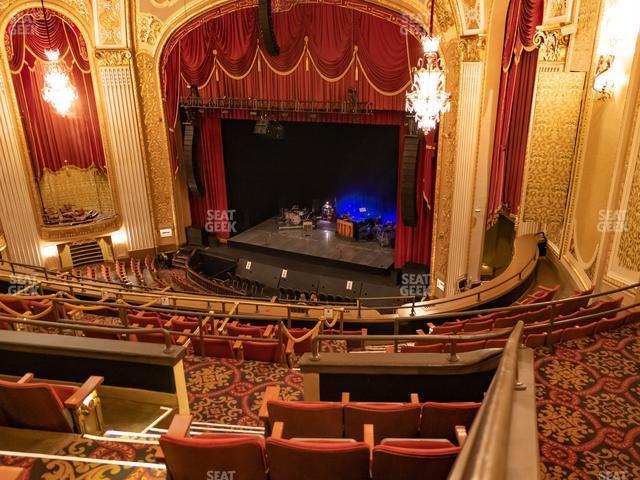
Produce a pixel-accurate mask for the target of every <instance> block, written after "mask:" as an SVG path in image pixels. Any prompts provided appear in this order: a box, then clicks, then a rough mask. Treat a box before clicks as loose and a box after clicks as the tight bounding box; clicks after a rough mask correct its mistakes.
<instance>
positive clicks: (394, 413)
mask: <svg viewBox="0 0 640 480" xmlns="http://www.w3.org/2000/svg"><path fill="white" fill-rule="evenodd" d="M368 423H370V424H372V425H373V429H374V434H375V438H374V440H375V443H376V444H378V443H380V442H381V441H382V440H383V439H384V438H412V437H417V436H418V432H419V425H420V405H417V404H412V403H407V404H384V403H382V404H372V403H349V404H346V405H345V406H344V436H345V438H353V439H355V440H358V441H362V440H364V426H365V424H368Z"/></svg>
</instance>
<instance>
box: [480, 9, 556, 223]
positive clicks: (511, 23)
mask: <svg viewBox="0 0 640 480" xmlns="http://www.w3.org/2000/svg"><path fill="white" fill-rule="evenodd" d="M543 8H544V5H543V0H512V1H511V3H510V5H509V10H508V12H507V25H506V30H505V40H504V51H503V59H502V78H501V79H500V95H499V99H498V116H497V120H496V133H495V139H494V145H493V160H492V169H491V179H490V185H489V203H488V208H487V223H488V224H489V225H492V224H493V223H495V221H496V220H497V218H498V215H499V213H500V212H501V211H503V210H504V211H506V212H507V213H510V214H514V215H516V214H518V212H519V210H520V200H521V198H520V197H521V193H522V180H523V175H524V162H525V156H526V150H527V140H528V136H529V123H530V119H531V108H532V103H533V92H534V87H535V80H536V72H537V66H538V50H537V49H536V48H535V46H534V44H533V37H534V35H535V32H536V26H538V25H540V24H541V23H542V13H543Z"/></svg>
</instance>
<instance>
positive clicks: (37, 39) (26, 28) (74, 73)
mask: <svg viewBox="0 0 640 480" xmlns="http://www.w3.org/2000/svg"><path fill="white" fill-rule="evenodd" d="M47 19H48V22H49V30H50V33H51V43H52V47H53V49H59V50H60V58H61V59H62V60H63V61H64V62H65V64H66V65H67V66H68V67H69V76H70V79H71V82H72V83H73V85H74V86H75V88H76V89H77V92H78V99H77V100H76V102H75V103H74V105H73V107H72V110H71V112H70V113H69V114H68V115H67V116H61V115H59V114H57V113H56V112H55V110H54V109H53V107H51V106H50V105H49V104H48V103H47V102H45V101H44V100H43V98H42V88H43V86H44V63H43V62H44V61H45V60H46V56H45V53H44V51H45V50H46V49H49V42H48V40H47V33H46V28H45V22H44V17H43V14H42V10H39V9H33V10H25V11H23V12H21V13H19V14H18V15H17V16H16V17H14V18H13V19H12V20H11V22H10V23H9V26H8V29H7V35H6V36H5V46H6V48H7V52H8V57H9V66H10V68H11V76H12V80H13V85H14V88H15V92H16V97H17V100H18V106H19V108H20V113H21V115H22V118H23V124H24V129H25V133H26V136H27V141H28V143H29V147H30V150H31V161H32V164H33V169H34V172H35V174H36V176H37V177H40V175H41V174H42V172H43V171H44V170H45V169H49V170H51V171H56V170H59V169H60V168H62V167H64V166H65V165H74V166H77V167H80V168H87V167H89V166H91V165H95V166H96V167H98V168H104V167H105V160H104V150H103V145H102V136H101V133H100V124H99V120H98V112H97V108H96V102H95V96H94V90H93V83H92V81H91V70H90V66H89V57H88V53H87V47H86V45H85V43H84V40H83V39H82V35H81V34H80V32H79V31H78V29H77V27H75V26H73V25H72V24H71V23H70V21H69V20H67V19H65V18H63V17H62V16H60V15H59V14H57V13H55V12H52V11H51V10H47Z"/></svg>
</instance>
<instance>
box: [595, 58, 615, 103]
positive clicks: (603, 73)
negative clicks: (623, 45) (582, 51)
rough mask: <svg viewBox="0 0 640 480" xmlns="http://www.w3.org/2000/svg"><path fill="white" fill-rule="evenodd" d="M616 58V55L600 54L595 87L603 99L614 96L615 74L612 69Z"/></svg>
mask: <svg viewBox="0 0 640 480" xmlns="http://www.w3.org/2000/svg"><path fill="white" fill-rule="evenodd" d="M615 58H616V57H615V55H600V58H598V66H597V67H596V74H595V79H594V81H593V89H594V90H595V91H596V92H597V93H599V94H600V95H601V96H602V97H601V98H602V99H609V98H611V97H612V96H613V89H614V87H615V76H614V75H613V72H612V71H611V66H612V65H613V61H614V60H615Z"/></svg>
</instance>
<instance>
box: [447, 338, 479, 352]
mask: <svg viewBox="0 0 640 480" xmlns="http://www.w3.org/2000/svg"><path fill="white" fill-rule="evenodd" d="M485 343H486V340H480V341H478V342H459V343H458V344H457V345H456V352H457V353H464V352H474V351H476V350H482V349H483V348H485ZM444 352H445V353H451V344H450V343H447V344H445V346H444Z"/></svg>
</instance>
